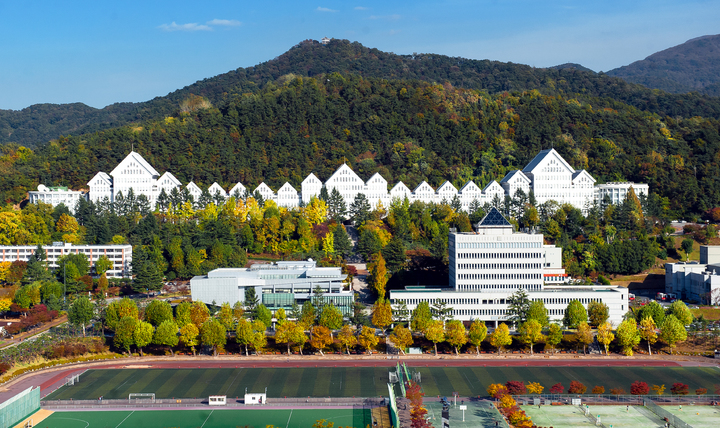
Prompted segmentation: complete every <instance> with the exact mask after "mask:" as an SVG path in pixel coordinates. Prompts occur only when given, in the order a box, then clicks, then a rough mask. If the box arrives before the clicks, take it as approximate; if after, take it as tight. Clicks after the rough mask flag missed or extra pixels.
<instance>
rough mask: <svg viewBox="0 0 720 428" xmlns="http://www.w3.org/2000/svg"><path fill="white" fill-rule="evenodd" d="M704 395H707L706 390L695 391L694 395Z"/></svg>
mask: <svg viewBox="0 0 720 428" xmlns="http://www.w3.org/2000/svg"><path fill="white" fill-rule="evenodd" d="M704 394H707V389H706V388H698V389H696V390H695V395H704Z"/></svg>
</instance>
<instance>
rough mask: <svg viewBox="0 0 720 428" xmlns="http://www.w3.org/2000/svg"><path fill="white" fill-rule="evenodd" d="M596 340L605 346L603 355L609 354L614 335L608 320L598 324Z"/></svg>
mask: <svg viewBox="0 0 720 428" xmlns="http://www.w3.org/2000/svg"><path fill="white" fill-rule="evenodd" d="M597 340H598V343H600V344H601V345H603V347H604V348H605V355H609V354H610V344H611V343H612V341H613V340H615V335H614V334H613V332H612V326H611V325H610V323H609V322H607V321H605V322H604V323H602V324H600V325H599V326H598V334H597Z"/></svg>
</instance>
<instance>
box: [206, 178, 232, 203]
mask: <svg viewBox="0 0 720 428" xmlns="http://www.w3.org/2000/svg"><path fill="white" fill-rule="evenodd" d="M208 193H210V195H212V197H213V198H215V195H220V196H222V197H223V198H225V199H227V197H228V195H227V193H226V192H225V189H223V188H222V186H221V185H219V184H218V183H217V181H216V182H214V183H213V184H211V185H210V187H208Z"/></svg>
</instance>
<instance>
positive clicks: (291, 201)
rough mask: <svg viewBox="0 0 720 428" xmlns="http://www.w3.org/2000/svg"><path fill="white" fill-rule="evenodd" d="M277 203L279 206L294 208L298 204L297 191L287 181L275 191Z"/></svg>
mask: <svg viewBox="0 0 720 428" xmlns="http://www.w3.org/2000/svg"><path fill="white" fill-rule="evenodd" d="M277 204H278V206H279V207H285V208H295V207H297V206H299V205H300V196H299V195H298V191H297V190H295V188H294V187H292V186H291V185H290V183H288V182H287V181H286V182H285V184H283V185H282V187H281V188H280V189H278V191H277Z"/></svg>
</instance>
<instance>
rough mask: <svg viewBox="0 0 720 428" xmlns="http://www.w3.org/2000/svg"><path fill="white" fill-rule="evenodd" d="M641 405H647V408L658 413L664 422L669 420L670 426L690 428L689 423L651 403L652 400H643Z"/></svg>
mask: <svg viewBox="0 0 720 428" xmlns="http://www.w3.org/2000/svg"><path fill="white" fill-rule="evenodd" d="M643 405H644V406H645V407H647V409H648V410H650V411H651V412H653V413H655V414H656V415H658V417H659V418H660V419H664V420H665V421H666V422H669V423H670V426H672V427H674V428H692V426H691V425H690V424H688V423H686V422H685V421H683V420H682V419H680V418H679V417H677V416H675V415H673V414H672V413H670V412H668V411H667V410H665V409H663V408H662V407H660V406H658V405H657V404H655V403H653V401H652V400H648V399H645V400H643Z"/></svg>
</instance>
